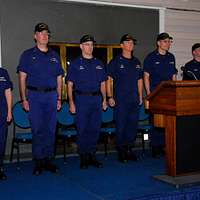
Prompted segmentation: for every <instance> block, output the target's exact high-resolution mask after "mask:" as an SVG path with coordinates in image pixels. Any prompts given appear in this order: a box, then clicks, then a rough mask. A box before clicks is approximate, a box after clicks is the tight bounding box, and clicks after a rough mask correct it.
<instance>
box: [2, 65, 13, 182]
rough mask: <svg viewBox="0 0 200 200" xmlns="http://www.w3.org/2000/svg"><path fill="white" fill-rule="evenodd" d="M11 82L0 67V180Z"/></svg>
mask: <svg viewBox="0 0 200 200" xmlns="http://www.w3.org/2000/svg"><path fill="white" fill-rule="evenodd" d="M11 90H12V82H11V81H10V78H9V75H8V72H7V71H6V70H5V69H3V68H0V99H1V100H0V180H6V179H7V176H6V174H5V172H4V169H3V159H4V154H5V149H6V138H7V132H8V124H7V123H8V122H10V121H11V120H12V92H11Z"/></svg>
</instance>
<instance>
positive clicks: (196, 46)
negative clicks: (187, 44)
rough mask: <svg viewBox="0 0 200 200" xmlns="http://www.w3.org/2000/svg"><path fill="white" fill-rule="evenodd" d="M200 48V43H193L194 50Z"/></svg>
mask: <svg viewBox="0 0 200 200" xmlns="http://www.w3.org/2000/svg"><path fill="white" fill-rule="evenodd" d="M198 48H200V43H195V44H193V45H192V52H193V51H194V50H195V49H198Z"/></svg>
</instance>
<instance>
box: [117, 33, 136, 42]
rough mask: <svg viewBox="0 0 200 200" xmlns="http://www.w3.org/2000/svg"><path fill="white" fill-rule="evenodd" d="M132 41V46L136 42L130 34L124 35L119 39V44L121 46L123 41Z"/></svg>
mask: <svg viewBox="0 0 200 200" xmlns="http://www.w3.org/2000/svg"><path fill="white" fill-rule="evenodd" d="M130 40H132V41H133V42H134V44H135V43H136V42H137V40H136V39H135V38H134V37H133V36H132V35H130V34H125V35H123V36H122V37H121V39H120V44H122V43H123V42H124V41H130Z"/></svg>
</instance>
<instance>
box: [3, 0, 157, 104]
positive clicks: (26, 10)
mask: <svg viewBox="0 0 200 200" xmlns="http://www.w3.org/2000/svg"><path fill="white" fill-rule="evenodd" d="M1 1H2V2H1V12H0V13H1V36H2V64H3V66H5V67H6V68H7V69H8V70H9V73H10V74H11V77H12V79H13V82H14V85H15V89H14V94H15V95H14V96H15V98H16V99H17V98H18V85H17V75H16V66H17V64H18V60H19V56H20V54H21V52H22V51H23V50H24V49H27V48H30V47H32V46H33V45H34V41H33V29H34V26H35V24H36V23H38V22H46V23H47V24H49V26H50V29H51V32H52V38H51V41H59V42H68V43H77V42H78V41H79V38H80V37H81V35H83V34H86V33H90V34H93V35H94V36H95V38H96V40H97V43H102V44H113V43H119V38H120V37H121V35H122V34H124V33H131V34H133V35H134V36H135V37H136V38H137V39H138V45H137V47H136V51H135V54H136V56H138V57H139V58H140V59H141V61H143V58H144V56H145V55H146V54H147V53H148V52H149V51H152V50H153V48H154V45H155V38H156V34H157V33H158V30H159V12H158V11H157V10H150V9H140V8H128V7H116V6H115V7H113V6H99V5H92V4H81V3H69V2H68V3H58V2H53V1H47V0H35V1H30V0H1ZM16 99H15V100H16Z"/></svg>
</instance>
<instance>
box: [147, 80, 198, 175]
mask: <svg viewBox="0 0 200 200" xmlns="http://www.w3.org/2000/svg"><path fill="white" fill-rule="evenodd" d="M146 100H147V101H146V108H147V109H149V111H150V113H152V114H153V116H154V126H156V127H161V128H165V143H166V161H167V175H168V176H173V177H175V176H179V175H187V174H191V173H197V172H198V171H199V172H200V81H164V82H162V83H161V84H160V85H159V86H158V87H157V88H156V89H155V91H154V92H152V93H151V94H150V95H149V96H147V98H146Z"/></svg>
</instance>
